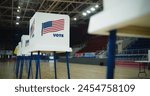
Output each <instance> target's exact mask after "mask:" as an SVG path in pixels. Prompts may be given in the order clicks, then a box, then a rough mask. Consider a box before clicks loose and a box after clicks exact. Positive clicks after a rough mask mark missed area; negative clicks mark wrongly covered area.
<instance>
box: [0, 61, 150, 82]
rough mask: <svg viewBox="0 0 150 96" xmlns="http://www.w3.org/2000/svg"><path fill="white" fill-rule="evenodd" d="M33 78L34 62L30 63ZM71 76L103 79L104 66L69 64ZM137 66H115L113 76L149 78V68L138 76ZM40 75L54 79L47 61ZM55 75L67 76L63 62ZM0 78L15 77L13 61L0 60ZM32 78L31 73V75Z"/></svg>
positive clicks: (51, 66) (59, 64)
mask: <svg viewBox="0 0 150 96" xmlns="http://www.w3.org/2000/svg"><path fill="white" fill-rule="evenodd" d="M32 67H33V68H32V69H33V78H35V63H34V62H33V64H32ZM26 69H27V68H26V66H24V71H23V78H24V79H26V78H27V70H26ZM70 71H71V78H72V79H105V78H106V66H99V65H86V64H73V63H71V64H70ZM138 71H139V69H138V68H133V67H123V66H116V68H115V78H116V79H143V78H150V70H146V72H147V74H148V76H147V77H145V76H144V74H141V77H140V78H139V77H138ZM41 72H42V73H41V75H42V79H54V65H53V63H49V62H43V61H42V62H41ZM57 75H58V78H59V79H66V78H67V69H66V64H65V63H60V62H57ZM0 78H1V79H15V62H13V61H7V62H0ZM31 78H32V75H31Z"/></svg>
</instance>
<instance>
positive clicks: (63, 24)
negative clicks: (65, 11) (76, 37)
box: [29, 12, 72, 52]
mask: <svg viewBox="0 0 150 96" xmlns="http://www.w3.org/2000/svg"><path fill="white" fill-rule="evenodd" d="M29 28H30V29H29V30H30V31H29V35H30V48H29V50H30V52H37V51H45V52H49V51H57V52H66V51H68V52H70V51H72V49H71V48H70V18H69V16H68V15H60V14H51V13H42V12H36V13H35V14H34V16H33V17H32V18H31V19H30V27H29Z"/></svg>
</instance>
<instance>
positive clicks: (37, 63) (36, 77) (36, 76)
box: [35, 51, 40, 79]
mask: <svg viewBox="0 0 150 96" xmlns="http://www.w3.org/2000/svg"><path fill="white" fill-rule="evenodd" d="M36 60H37V61H36V74H35V79H38V72H39V65H40V51H38V55H37V57H36Z"/></svg>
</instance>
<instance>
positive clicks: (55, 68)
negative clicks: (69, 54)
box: [53, 52, 57, 79]
mask: <svg viewBox="0 0 150 96" xmlns="http://www.w3.org/2000/svg"><path fill="white" fill-rule="evenodd" d="M53 54H54V72H55V79H57V66H56V52H54V53H53Z"/></svg>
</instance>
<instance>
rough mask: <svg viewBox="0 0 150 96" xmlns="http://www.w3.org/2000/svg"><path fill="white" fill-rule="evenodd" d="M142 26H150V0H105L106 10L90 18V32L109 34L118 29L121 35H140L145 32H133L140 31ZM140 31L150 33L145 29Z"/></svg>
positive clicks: (118, 33)
mask: <svg viewBox="0 0 150 96" xmlns="http://www.w3.org/2000/svg"><path fill="white" fill-rule="evenodd" d="M136 26H139V27H138V28H137V27H136ZM141 27H150V0H121V1H120V0H104V10H103V11H102V12H99V13H98V14H96V15H94V16H92V17H91V18H90V23H89V28H88V33H89V34H100V35H108V34H109V32H108V31H110V30H113V29H117V35H119V36H125V35H128V36H132V37H133V36H134V37H140V36H142V35H143V34H140V35H135V34H132V33H138V31H139V30H138V29H141ZM121 28H125V29H126V30H125V29H124V30H123V29H121ZM129 30H130V31H129ZM140 31H142V32H145V34H147V36H148V35H150V32H147V31H146V30H145V29H144V30H143V29H141V30H140Z"/></svg>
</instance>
